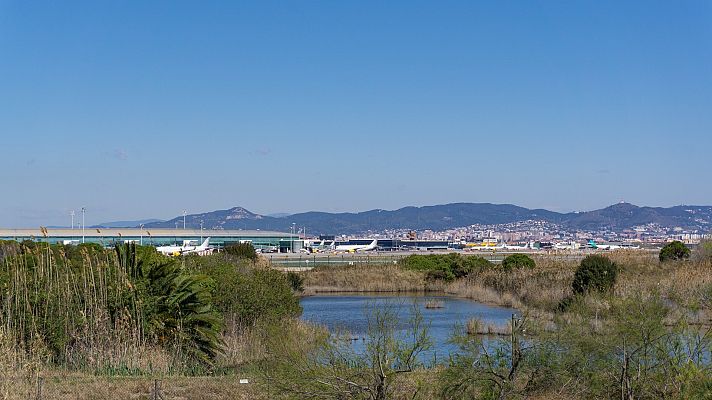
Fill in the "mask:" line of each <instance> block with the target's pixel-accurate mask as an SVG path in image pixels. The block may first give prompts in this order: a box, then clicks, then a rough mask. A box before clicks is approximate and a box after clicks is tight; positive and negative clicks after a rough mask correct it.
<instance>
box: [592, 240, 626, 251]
mask: <svg viewBox="0 0 712 400" xmlns="http://www.w3.org/2000/svg"><path fill="white" fill-rule="evenodd" d="M588 247H590V248H592V249H596V250H618V249H620V248H621V246H619V245H615V244H603V243H596V241H595V240H593V239H591V240H589V241H588Z"/></svg>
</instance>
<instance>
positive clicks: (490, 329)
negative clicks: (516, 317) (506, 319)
mask: <svg viewBox="0 0 712 400" xmlns="http://www.w3.org/2000/svg"><path fill="white" fill-rule="evenodd" d="M465 330H466V332H467V334H468V335H497V336H504V335H511V334H512V327H511V325H509V324H507V325H497V324H495V323H491V322H485V321H482V319H480V318H477V317H474V318H470V319H469V320H468V321H467V325H466V326H465Z"/></svg>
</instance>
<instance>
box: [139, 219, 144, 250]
mask: <svg viewBox="0 0 712 400" xmlns="http://www.w3.org/2000/svg"><path fill="white" fill-rule="evenodd" d="M139 244H140V245H141V246H143V224H141V242H140V243H139Z"/></svg>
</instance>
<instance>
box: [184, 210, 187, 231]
mask: <svg viewBox="0 0 712 400" xmlns="http://www.w3.org/2000/svg"><path fill="white" fill-rule="evenodd" d="M186 214H187V212H186V211H185V210H183V230H185V215H186Z"/></svg>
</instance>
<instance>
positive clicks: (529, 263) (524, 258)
mask: <svg viewBox="0 0 712 400" xmlns="http://www.w3.org/2000/svg"><path fill="white" fill-rule="evenodd" d="M535 266H536V263H535V262H534V260H532V258H531V257H529V256H528V255H526V254H512V255H510V256H507V257H505V258H504V260H502V268H503V269H504V270H505V271H511V270H513V269H520V268H528V269H532V268H534V267H535Z"/></svg>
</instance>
